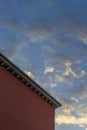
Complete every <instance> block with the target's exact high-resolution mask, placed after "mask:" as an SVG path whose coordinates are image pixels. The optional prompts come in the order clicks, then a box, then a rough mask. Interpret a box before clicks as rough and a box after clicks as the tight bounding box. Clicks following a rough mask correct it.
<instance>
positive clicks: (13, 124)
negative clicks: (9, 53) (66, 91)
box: [0, 67, 54, 130]
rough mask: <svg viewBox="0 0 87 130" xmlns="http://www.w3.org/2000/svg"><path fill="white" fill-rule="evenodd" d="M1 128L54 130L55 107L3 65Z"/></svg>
mask: <svg viewBox="0 0 87 130" xmlns="http://www.w3.org/2000/svg"><path fill="white" fill-rule="evenodd" d="M0 130H54V108H53V107H52V106H51V105H50V104H48V103H47V102H46V101H44V100H43V99H42V98H41V97H39V96H38V95H37V94H36V93H34V92H33V91H32V90H31V89H30V88H28V87H27V86H25V85H24V84H23V83H21V82H20V81H19V80H18V79H17V78H15V77H14V76H13V75H12V74H10V72H8V71H6V70H5V69H4V68H3V67H0Z"/></svg>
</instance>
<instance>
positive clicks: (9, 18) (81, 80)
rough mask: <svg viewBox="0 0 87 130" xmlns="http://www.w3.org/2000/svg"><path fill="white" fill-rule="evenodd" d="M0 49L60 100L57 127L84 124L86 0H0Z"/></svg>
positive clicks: (82, 128)
mask: <svg viewBox="0 0 87 130" xmlns="http://www.w3.org/2000/svg"><path fill="white" fill-rule="evenodd" d="M0 52H2V53H3V54H4V55H5V56H7V57H8V58H9V59H10V60H11V61H12V62H13V63H14V64H16V65H17V66H18V67H19V68H20V69H22V70H23V71H24V72H25V73H26V74H27V75H29V76H30V77H31V78H32V79H34V80H35V81H36V82H37V83H38V84H40V86H41V87H43V88H44V89H45V90H46V91H47V92H49V93H50V94H51V95H52V96H53V97H54V98H56V100H58V101H59V102H60V103H61V104H62V107H61V108H58V109H57V110H56V112H55V130H67V129H71V130H87V0H0Z"/></svg>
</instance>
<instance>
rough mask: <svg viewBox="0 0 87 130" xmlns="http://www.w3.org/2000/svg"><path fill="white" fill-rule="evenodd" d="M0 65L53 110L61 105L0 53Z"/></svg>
mask: <svg viewBox="0 0 87 130" xmlns="http://www.w3.org/2000/svg"><path fill="white" fill-rule="evenodd" d="M0 65H1V66H3V67H4V68H6V69H7V70H8V71H9V72H11V73H12V74H13V75H14V76H15V77H16V78H18V79H19V80H20V81H21V82H23V83H24V84H25V85H27V86H28V87H30V88H31V89H32V90H33V91H34V92H35V93H37V94H38V95H39V96H41V97H42V98H43V99H44V100H45V101H47V102H48V103H49V104H51V105H52V106H53V107H54V108H57V107H60V106H61V104H60V103H59V102H58V101H57V100H56V99H54V98H53V97H52V96H51V95H50V94H48V93H47V92H46V91H45V90H44V89H42V88H41V87H40V85H38V84H37V83H36V82H35V81H34V80H32V79H31V78H30V77H29V76H27V75H26V74H25V73H24V72H23V71H22V70H20V69H19V68H18V67H17V66H16V65H14V64H13V63H12V62H11V61H10V60H9V59H8V58H6V57H5V56H4V55H3V54H1V53H0Z"/></svg>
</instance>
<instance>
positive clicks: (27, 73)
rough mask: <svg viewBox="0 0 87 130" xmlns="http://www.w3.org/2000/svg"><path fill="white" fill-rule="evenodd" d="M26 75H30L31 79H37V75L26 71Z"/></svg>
mask: <svg viewBox="0 0 87 130" xmlns="http://www.w3.org/2000/svg"><path fill="white" fill-rule="evenodd" d="M25 74H26V75H28V76H29V77H31V78H33V79H34V78H35V75H34V74H33V73H32V72H30V71H25Z"/></svg>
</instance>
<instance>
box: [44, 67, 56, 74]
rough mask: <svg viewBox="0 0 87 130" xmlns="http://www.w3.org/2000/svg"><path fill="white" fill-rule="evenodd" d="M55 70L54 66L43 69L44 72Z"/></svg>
mask: <svg viewBox="0 0 87 130" xmlns="http://www.w3.org/2000/svg"><path fill="white" fill-rule="evenodd" d="M54 70H55V68H54V67H46V68H45V70H44V74H47V73H52V72H53V71H54Z"/></svg>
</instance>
